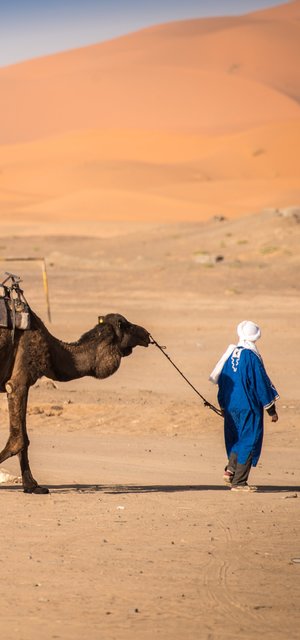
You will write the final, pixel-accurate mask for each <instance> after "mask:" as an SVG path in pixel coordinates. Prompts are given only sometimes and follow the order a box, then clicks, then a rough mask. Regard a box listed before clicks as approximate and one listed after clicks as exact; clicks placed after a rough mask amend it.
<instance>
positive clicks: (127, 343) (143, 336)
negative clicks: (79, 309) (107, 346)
mask: <svg viewBox="0 0 300 640" xmlns="http://www.w3.org/2000/svg"><path fill="white" fill-rule="evenodd" d="M98 322H99V328H100V331H102V328H103V330H105V329H106V331H108V332H109V333H110V334H112V332H113V334H114V336H113V342H114V343H115V344H117V345H118V349H119V351H120V353H121V356H122V357H125V356H129V355H130V354H131V353H132V350H133V349H134V347H137V346H140V347H148V344H150V335H149V333H148V331H146V329H144V328H143V327H140V326H139V325H137V324H132V323H131V322H129V321H128V320H126V318H124V316H121V315H120V314H119V313H108V314H107V315H106V316H99V318H98Z"/></svg>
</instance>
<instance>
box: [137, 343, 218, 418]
mask: <svg viewBox="0 0 300 640" xmlns="http://www.w3.org/2000/svg"><path fill="white" fill-rule="evenodd" d="M150 339H151V343H150V344H155V346H156V347H157V348H158V349H159V350H160V351H161V352H162V353H163V354H164V356H165V357H166V358H167V359H168V360H169V362H170V363H171V365H172V366H173V367H174V368H175V369H176V371H178V373H179V374H180V375H181V377H182V378H183V379H184V380H185V381H186V382H187V384H189V385H190V387H192V389H193V390H194V391H195V393H197V395H198V396H199V397H200V398H201V400H202V401H203V403H204V406H205V407H209V408H210V409H211V410H212V411H214V412H215V413H217V414H218V416H221V417H223V414H222V411H221V410H220V409H217V407H215V406H214V405H213V404H211V402H208V400H206V398H204V397H203V396H202V395H201V393H200V392H199V391H198V389H196V387H194V385H193V384H192V383H191V382H190V381H189V380H188V379H187V378H186V376H185V375H184V374H183V373H182V371H180V369H178V367H177V366H176V364H175V362H173V360H171V358H170V356H168V354H167V353H166V351H165V349H166V347H163V346H161V345H160V344H158V342H156V340H154V338H153V337H152V336H151V335H150Z"/></svg>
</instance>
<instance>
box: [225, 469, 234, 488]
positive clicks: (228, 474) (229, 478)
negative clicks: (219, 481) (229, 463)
mask: <svg viewBox="0 0 300 640" xmlns="http://www.w3.org/2000/svg"><path fill="white" fill-rule="evenodd" d="M233 476H234V473H233V472H232V471H229V470H228V469H225V471H224V475H223V480H224V482H225V484H231V483H232V480H233Z"/></svg>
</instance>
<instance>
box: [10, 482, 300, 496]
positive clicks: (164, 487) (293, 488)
mask: <svg viewBox="0 0 300 640" xmlns="http://www.w3.org/2000/svg"><path fill="white" fill-rule="evenodd" d="M47 486H48V489H49V491H50V493H56V494H57V493H88V494H93V493H98V492H100V493H105V494H109V495H120V494H145V493H177V492H187V491H197V492H198V491H229V489H230V487H228V486H226V485H219V484H184V485H176V484H174V485H173V484H154V485H152V484H150V485H140V484H128V485H127V484H109V485H108V484H77V483H74V484H53V485H47ZM257 489H258V493H287V494H289V493H297V492H300V486H299V485H288V486H286V485H261V486H258V487H257ZM0 491H19V492H20V491H21V492H22V491H23V489H22V486H21V485H6V486H2V487H1V486H0Z"/></svg>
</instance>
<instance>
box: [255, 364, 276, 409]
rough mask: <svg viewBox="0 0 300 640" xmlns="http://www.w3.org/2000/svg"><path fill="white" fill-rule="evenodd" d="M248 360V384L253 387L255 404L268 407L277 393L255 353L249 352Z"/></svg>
mask: <svg viewBox="0 0 300 640" xmlns="http://www.w3.org/2000/svg"><path fill="white" fill-rule="evenodd" d="M251 355H252V357H250V359H249V361H248V366H249V369H248V375H249V384H250V385H251V386H252V387H253V392H254V394H255V396H256V400H257V404H260V405H261V406H263V408H264V409H268V408H269V407H271V405H272V404H273V403H274V402H275V400H277V399H278V398H279V395H278V393H277V391H276V389H275V387H274V385H273V384H272V382H271V380H270V378H269V376H268V374H267V372H266V370H265V367H264V364H263V362H262V360H260V358H258V357H257V356H256V355H255V354H251Z"/></svg>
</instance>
